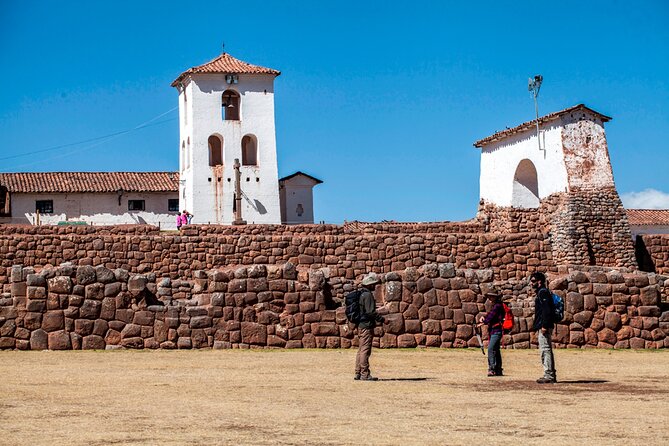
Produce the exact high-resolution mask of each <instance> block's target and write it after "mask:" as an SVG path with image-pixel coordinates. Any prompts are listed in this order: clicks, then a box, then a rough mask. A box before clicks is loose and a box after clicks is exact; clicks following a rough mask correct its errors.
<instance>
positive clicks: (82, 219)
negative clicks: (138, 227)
mask: <svg viewBox="0 0 669 446" xmlns="http://www.w3.org/2000/svg"><path fill="white" fill-rule="evenodd" d="M178 185H179V175H178V174H177V173H176V172H29V173H0V223H6V224H33V225H35V224H42V225H57V224H73V223H85V224H89V225H120V224H150V225H155V226H159V227H161V228H163V229H175V228H176V215H177V212H178V211H179V195H178V190H179V189H178V187H179V186H178Z"/></svg>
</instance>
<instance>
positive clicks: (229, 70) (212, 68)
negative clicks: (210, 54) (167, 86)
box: [172, 53, 281, 87]
mask: <svg viewBox="0 0 669 446" xmlns="http://www.w3.org/2000/svg"><path fill="white" fill-rule="evenodd" d="M194 73H224V74H272V75H274V76H278V75H280V74H281V72H280V71H278V70H274V69H272V68H265V67H261V66H259V65H252V64H250V63H248V62H244V61H242V60H239V59H235V58H234V57H232V56H231V55H229V54H228V53H223V54H221V55H220V56H218V57H217V58H215V59H213V60H210V61H209V62H207V63H205V64H202V65H198V66H197V67H193V68H189V69H188V70H186V71H184V72H183V73H181V74H180V75H179V77H177V78H176V79H175V80H174V82H172V86H173V87H176V86H177V85H178V84H179V82H180V81H181V80H183V79H184V78H185V77H187V76H188V75H190V74H194Z"/></svg>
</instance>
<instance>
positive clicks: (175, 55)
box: [0, 0, 669, 223]
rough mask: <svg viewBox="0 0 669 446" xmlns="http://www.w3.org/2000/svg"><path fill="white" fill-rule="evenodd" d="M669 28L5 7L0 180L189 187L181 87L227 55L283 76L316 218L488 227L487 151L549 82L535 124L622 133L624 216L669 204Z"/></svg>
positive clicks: (278, 5) (652, 18)
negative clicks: (587, 110) (182, 170)
mask: <svg viewBox="0 0 669 446" xmlns="http://www.w3.org/2000/svg"><path fill="white" fill-rule="evenodd" d="M668 23H669V2H667V1H639V2H634V3H631V2H621V1H607V2H603V1H602V2H600V1H588V2H583V1H563V2H551V3H540V2H530V1H527V2H525V1H513V2H511V1H499V0H498V1H490V2H487V1H479V2H447V1H443V2H438V1H417V2H406V1H402V2H395V1H378V2H377V1H369V2H362V1H350V2H349V1H338V2H326V1H323V2H315V1H303V2H302V1H300V2H298V1H281V2H279V1H276V2H270V1H243V2H218V1H217V2H198V1H193V2H181V1H179V2H177V1H165V0H163V1H125V0H117V1H114V2H109V1H86V2H84V1H62V0H61V1H49V0H46V1H39V2H37V1H29V0H25V1H24V0H22V1H19V0H0V68H1V69H2V73H3V74H4V88H3V91H2V94H0V134H1V135H2V139H1V141H2V142H0V171H4V172H16V171H80V170H81V171H114V170H138V171H152V170H156V171H157V170H174V171H176V170H177V169H178V123H177V112H176V110H173V109H174V108H175V107H176V105H177V93H176V90H174V89H173V88H171V87H170V83H171V81H172V80H174V79H175V78H176V77H177V76H178V75H179V74H180V73H181V72H182V71H184V70H186V69H188V68H189V67H192V66H195V65H199V64H202V63H204V62H206V61H209V60H211V59H213V58H214V57H216V56H217V55H218V54H220V52H221V44H222V43H223V42H224V43H225V50H226V52H229V53H230V54H232V55H233V56H235V57H237V58H239V59H242V60H245V61H247V62H250V63H255V64H258V65H263V66H268V67H271V68H276V69H278V70H281V72H282V74H281V76H279V77H278V78H277V80H276V82H275V87H276V97H275V101H276V128H277V146H278V160H279V175H280V176H285V175H289V174H291V173H293V172H295V171H297V170H301V171H303V172H306V173H308V174H310V175H313V176H315V177H318V178H320V179H322V180H323V181H324V183H323V184H321V185H319V186H317V187H316V188H315V197H314V201H315V218H316V220H324V221H327V222H332V223H341V222H343V221H344V220H356V219H357V220H365V221H380V220H384V219H386V220H391V219H392V220H398V221H442V220H454V221H457V220H465V219H468V218H471V217H473V216H474V214H475V212H476V207H477V202H478V181H479V152H478V150H477V149H475V148H474V147H473V146H472V143H473V142H474V141H476V140H478V139H480V138H483V137H485V136H488V135H490V134H492V133H494V132H495V131H497V130H501V129H504V128H505V127H511V126H514V125H517V124H519V123H521V122H524V121H528V120H531V119H533V116H534V104H533V102H532V100H531V98H530V96H529V94H528V92H527V78H528V77H529V76H532V75H534V74H539V73H540V74H542V75H543V76H544V84H543V86H542V88H541V93H540V96H539V112H540V114H546V113H550V112H553V111H557V110H560V109H563V108H566V107H569V106H572V105H575V104H578V103H585V104H586V105H588V106H589V107H591V108H594V109H595V110H597V111H599V112H601V113H603V114H606V115H608V116H612V117H613V120H612V121H611V122H609V123H608V124H607V126H606V130H607V138H608V143H609V151H610V155H611V160H612V164H613V171H614V176H615V180H616V183H617V187H618V191H619V192H620V193H621V195H622V196H623V198H624V200H625V202H626V204H627V205H629V206H633V205H634V204H635V203H642V202H643V203H644V206H646V207H652V206H665V207H669V194H668V192H669V175H667V173H666V172H667V162H666V153H667V149H668V148H669V147H668V144H667V135H669V74H668V73H669V26H667V24H668ZM147 123H148V124H147ZM143 124H147V126H145V127H143V126H142V125H143ZM137 127H141V128H137ZM133 129H135V130H133ZM126 130H131V131H128V132H125V131H126ZM111 134H116V135H115V136H113V137H109V138H102V139H96V138H100V137H104V136H106V135H111ZM89 140H90V141H89ZM81 141H89V142H87V143H84V144H76V143H79V142H81ZM57 146H63V147H60V148H58V149H53V150H45V151H44V149H51V148H53V147H57ZM635 197H636V198H635ZM634 200H637V201H636V202H635V201H634ZM639 200H641V201H639ZM643 200H646V201H643Z"/></svg>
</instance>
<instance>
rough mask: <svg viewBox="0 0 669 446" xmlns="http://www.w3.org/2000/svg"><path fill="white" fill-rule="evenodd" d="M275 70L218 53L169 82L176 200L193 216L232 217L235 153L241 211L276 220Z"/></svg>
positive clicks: (251, 218)
mask: <svg viewBox="0 0 669 446" xmlns="http://www.w3.org/2000/svg"><path fill="white" fill-rule="evenodd" d="M279 74H280V72H279V71H277V70H274V69H271V68H264V67H260V66H257V65H251V64H249V63H246V62H243V61H241V60H238V59H235V58H234V57H232V56H230V55H229V54H226V53H223V54H221V55H220V56H218V57H217V58H215V59H214V60H212V61H210V62H207V63H205V64H203V65H200V66H197V67H193V68H190V69H189V70H186V71H184V72H183V73H182V74H181V75H179V77H177V79H176V80H175V81H174V82H173V83H172V86H173V87H175V88H176V89H177V90H178V91H179V130H180V131H179V133H180V141H179V148H180V151H179V173H180V178H181V181H180V183H181V184H180V188H179V200H180V205H179V206H180V207H181V208H183V209H188V211H189V212H191V213H192V214H194V215H195V219H196V221H197V223H205V224H206V223H212V224H231V223H232V222H233V220H234V219H235V214H234V210H233V203H234V199H235V172H234V168H233V165H234V160H235V159H238V160H239V162H240V163H241V168H240V171H241V189H242V202H241V203H242V218H243V219H244V220H246V222H247V223H250V224H251V223H271V224H279V223H281V209H280V201H279V182H278V168H277V160H276V133H275V128H274V78H275V77H277V76H278V75H279ZM312 221H313V218H312Z"/></svg>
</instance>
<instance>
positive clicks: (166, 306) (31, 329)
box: [0, 262, 669, 350]
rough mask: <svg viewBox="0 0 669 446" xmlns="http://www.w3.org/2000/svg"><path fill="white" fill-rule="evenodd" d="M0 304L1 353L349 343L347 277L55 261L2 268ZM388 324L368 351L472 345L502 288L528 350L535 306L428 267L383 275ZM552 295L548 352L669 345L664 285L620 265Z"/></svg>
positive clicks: (513, 285) (472, 273) (275, 269)
mask: <svg viewBox="0 0 669 446" xmlns="http://www.w3.org/2000/svg"><path fill="white" fill-rule="evenodd" d="M9 276H10V277H9V279H10V281H9V283H8V284H7V285H5V286H4V287H3V293H2V295H1V297H0V348H3V349H11V348H17V349H22V350H28V349H33V350H41V349H51V350H63V349H112V348H121V347H125V348H165V349H174V348H179V349H190V348H348V347H354V346H356V338H355V337H354V334H353V331H352V327H351V326H349V324H348V323H347V322H346V319H345V315H344V308H343V307H342V305H341V302H342V299H343V296H344V294H345V293H346V292H347V291H348V290H350V289H351V288H352V285H353V283H352V281H351V280H349V279H346V278H342V277H333V276H332V275H331V270H330V269H329V268H327V267H325V268H321V269H312V268H305V267H301V268H298V267H296V266H295V265H293V264H292V263H290V262H286V263H284V264H282V265H269V266H268V265H261V264H259V265H252V266H241V267H230V268H224V269H217V270H211V271H195V272H194V273H193V278H192V279H191V280H179V279H178V280H172V279H170V278H167V277H164V278H158V277H156V275H155V274H154V273H148V274H133V273H129V272H128V271H126V270H123V269H115V270H111V269H108V268H106V267H104V266H97V267H93V266H90V265H83V266H74V265H72V264H69V263H65V264H63V265H61V266H59V267H55V268H54V267H47V268H43V269H42V270H41V271H36V270H35V269H34V268H33V267H22V266H13V267H12V268H11V269H10V275H9ZM382 279H383V280H382V283H381V284H380V285H379V286H378V289H377V291H378V293H377V298H378V299H379V304H380V305H384V306H385V310H386V311H387V315H386V318H387V320H388V323H387V324H386V325H384V326H383V327H377V329H376V333H375V334H376V335H377V336H378V338H375V341H374V342H375V344H376V345H377V346H379V347H382V348H392V347H417V346H427V347H467V346H470V347H471V346H476V340H475V338H474V336H473V330H472V323H473V322H474V320H475V318H476V317H477V315H479V314H480V313H481V312H482V311H485V303H484V297H483V295H484V293H485V292H486V291H488V290H490V289H491V287H493V286H495V287H498V288H499V289H501V290H502V291H503V293H504V294H505V296H506V297H507V299H508V300H509V301H510V305H511V307H512V309H513V313H514V315H515V327H514V330H513V331H512V332H511V333H510V334H508V335H506V336H505V344H506V345H507V346H508V347H510V348H528V347H530V346H531V345H535V344H536V339H535V335H534V334H533V333H532V332H531V331H530V326H531V322H532V315H533V304H534V299H533V295H532V294H531V293H529V294H528V288H527V285H526V281H525V280H517V279H510V280H507V281H503V282H498V281H496V280H495V278H494V273H493V271H492V269H486V268H482V269H460V268H456V267H455V265H453V264H452V263H442V264H436V263H429V264H425V265H422V266H421V267H419V268H414V267H410V268H406V269H403V270H402V271H391V272H388V273H385V274H383V276H382ZM549 279H550V285H551V289H552V290H554V292H556V293H557V294H559V295H561V296H562V297H563V298H564V299H565V310H566V314H565V320H564V321H563V322H562V323H561V324H559V326H558V327H557V330H556V334H555V343H556V345H557V346H561V347H570V348H583V347H600V348H612V347H615V348H665V347H669V336H668V335H669V311H667V309H666V307H665V304H663V303H662V302H661V295H662V294H663V293H664V290H665V288H666V287H667V286H668V285H669V281H668V280H667V279H668V278H667V277H665V276H661V275H656V274H646V273H640V272H635V271H631V270H625V269H617V270H616V269H611V268H601V267H599V268H590V267H570V268H567V267H560V268H559V271H558V272H556V273H555V274H550V275H549Z"/></svg>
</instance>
